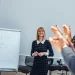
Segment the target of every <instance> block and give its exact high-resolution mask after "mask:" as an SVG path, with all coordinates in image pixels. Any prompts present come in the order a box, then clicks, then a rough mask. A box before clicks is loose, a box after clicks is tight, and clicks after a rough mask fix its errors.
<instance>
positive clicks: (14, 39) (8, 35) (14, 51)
mask: <svg viewBox="0 0 75 75" xmlns="http://www.w3.org/2000/svg"><path fill="white" fill-rule="evenodd" d="M20 32H21V31H19V30H14V29H4V28H0V75H2V74H1V73H2V72H17V71H18V64H19V50H20Z"/></svg>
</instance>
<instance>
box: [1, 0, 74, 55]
mask: <svg viewBox="0 0 75 75" xmlns="http://www.w3.org/2000/svg"><path fill="white" fill-rule="evenodd" d="M56 24H58V25H59V26H60V27H62V25H63V24H68V25H70V26H71V28H72V33H73V34H74V26H75V0H0V27H1V28H11V29H20V30H21V46H20V54H25V55H29V54H30V51H31V43H32V41H33V40H34V39H36V30H37V28H38V27H40V26H43V27H44V28H45V30H46V36H47V39H48V37H49V36H53V35H52V32H51V30H50V26H51V25H56ZM14 42H15V41H14ZM53 49H54V48H53ZM54 51H55V56H60V53H58V52H56V50H55V49H54Z"/></svg>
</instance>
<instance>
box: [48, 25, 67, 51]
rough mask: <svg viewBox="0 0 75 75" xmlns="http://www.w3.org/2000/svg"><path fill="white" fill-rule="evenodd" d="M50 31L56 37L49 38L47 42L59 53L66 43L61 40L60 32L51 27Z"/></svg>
mask: <svg viewBox="0 0 75 75" xmlns="http://www.w3.org/2000/svg"><path fill="white" fill-rule="evenodd" d="M51 30H52V32H53V33H54V34H55V35H57V36H58V37H53V38H49V41H50V42H51V43H52V45H53V46H54V47H55V48H56V49H57V50H58V51H60V50H61V49H62V48H63V46H64V45H66V44H67V43H66V41H65V39H64V38H63V36H62V34H61V33H60V31H59V30H58V29H57V27H53V26H52V27H51Z"/></svg>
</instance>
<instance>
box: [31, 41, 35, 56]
mask: <svg viewBox="0 0 75 75" xmlns="http://www.w3.org/2000/svg"><path fill="white" fill-rule="evenodd" d="M34 47H35V41H33V42H32V48H31V56H33V53H34Z"/></svg>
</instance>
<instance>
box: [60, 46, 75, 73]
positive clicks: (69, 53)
mask: <svg viewBox="0 0 75 75" xmlns="http://www.w3.org/2000/svg"><path fill="white" fill-rule="evenodd" d="M61 53H62V56H63V58H64V61H65V63H66V64H67V66H68V67H69V69H70V70H71V71H72V72H73V73H75V53H74V52H73V50H72V48H70V47H67V46H66V47H64V48H63V49H62V50H61Z"/></svg>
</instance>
